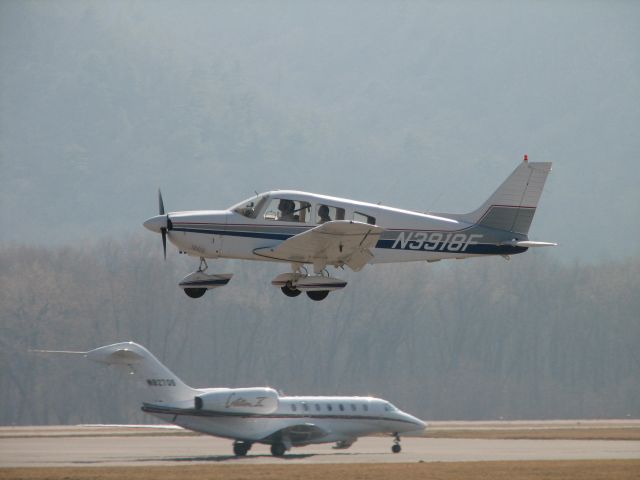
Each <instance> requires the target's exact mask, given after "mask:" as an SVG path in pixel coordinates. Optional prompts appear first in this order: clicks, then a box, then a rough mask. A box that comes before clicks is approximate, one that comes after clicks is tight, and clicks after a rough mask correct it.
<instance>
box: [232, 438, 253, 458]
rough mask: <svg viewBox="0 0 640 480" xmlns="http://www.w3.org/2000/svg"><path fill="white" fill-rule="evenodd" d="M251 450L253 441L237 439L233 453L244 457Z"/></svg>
mask: <svg viewBox="0 0 640 480" xmlns="http://www.w3.org/2000/svg"><path fill="white" fill-rule="evenodd" d="M249 450H251V443H249V442H241V441H238V440H237V441H235V442H233V454H234V455H235V456H237V457H244V456H245V455H246V454H247V452H248V451H249Z"/></svg>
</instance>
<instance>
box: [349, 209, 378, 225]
mask: <svg viewBox="0 0 640 480" xmlns="http://www.w3.org/2000/svg"><path fill="white" fill-rule="evenodd" d="M353 219H354V220H355V221H356V222H362V223H368V224H369V225H375V224H376V219H375V217H372V216H370V215H365V214H364V213H358V212H355V213H354V214H353Z"/></svg>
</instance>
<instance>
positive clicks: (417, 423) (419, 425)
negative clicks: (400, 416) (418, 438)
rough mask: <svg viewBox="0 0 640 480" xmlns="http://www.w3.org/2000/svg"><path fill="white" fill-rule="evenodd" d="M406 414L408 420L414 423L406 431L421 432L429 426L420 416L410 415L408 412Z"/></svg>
mask: <svg viewBox="0 0 640 480" xmlns="http://www.w3.org/2000/svg"><path fill="white" fill-rule="evenodd" d="M405 415H406V416H407V420H409V422H411V424H412V425H411V427H408V429H407V432H405V433H411V434H420V433H422V432H423V431H424V430H425V429H426V428H427V424H426V423H425V422H423V421H422V420H420V419H419V418H416V417H414V416H413V415H409V414H408V413H405Z"/></svg>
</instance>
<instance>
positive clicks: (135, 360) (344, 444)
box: [32, 342, 426, 457]
mask: <svg viewBox="0 0 640 480" xmlns="http://www.w3.org/2000/svg"><path fill="white" fill-rule="evenodd" d="M32 351H34V352H40V353H66V354H79V355H83V356H84V357H86V358H88V359H89V360H92V361H94V362H98V363H103V364H107V365H115V366H116V367H120V368H121V369H122V370H123V371H125V372H127V373H129V374H135V376H137V380H138V382H140V384H141V385H142V386H143V387H144V388H143V390H144V399H143V403H142V411H143V412H146V413H149V414H151V415H154V416H156V417H158V418H160V419H162V420H164V421H166V422H168V423H172V424H175V425H179V426H181V427H183V428H186V429H188V430H193V431H195V432H200V433H205V434H208V435H214V436H217V437H223V438H229V439H232V440H233V441H234V442H233V452H234V454H235V455H238V456H243V455H246V454H247V452H248V451H249V450H250V449H251V446H252V445H253V444H254V443H263V444H268V445H271V453H272V454H273V455H274V456H276V457H280V456H283V455H284V454H285V453H286V452H287V451H288V450H290V449H291V447H302V446H305V445H310V444H314V443H334V442H335V446H334V448H336V449H343V448H349V447H350V446H351V445H352V444H353V443H354V442H355V441H356V440H357V439H358V437H362V436H366V435H372V434H381V433H382V434H385V433H386V434H390V435H393V437H394V442H393V446H392V447H391V450H392V452H393V453H399V452H400V450H401V447H400V434H401V433H411V434H413V435H415V434H420V433H421V432H422V431H424V429H425V428H426V424H425V423H424V422H422V421H421V420H419V419H417V418H416V417H414V416H412V415H409V414H408V413H405V412H402V411H400V410H399V409H397V408H396V407H394V406H393V405H392V404H391V403H389V402H387V401H385V400H382V399H379V398H373V397H285V396H280V395H279V394H278V392H276V391H275V390H274V389H272V388H269V387H257V388H191V387H189V386H187V385H186V384H184V383H183V382H182V381H181V380H180V379H179V378H178V377H177V376H176V375H175V374H173V372H171V371H170V370H169V369H168V368H167V367H165V366H164V365H163V364H162V363H161V362H160V361H159V360H158V359H157V358H156V357H154V356H153V354H151V352H149V351H148V350H147V349H146V348H144V347H143V346H142V345H138V344H137V343H133V342H122V343H115V344H113V345H106V346H104V347H99V348H96V349H94V350H90V351H88V352H69V351H56V350H32Z"/></svg>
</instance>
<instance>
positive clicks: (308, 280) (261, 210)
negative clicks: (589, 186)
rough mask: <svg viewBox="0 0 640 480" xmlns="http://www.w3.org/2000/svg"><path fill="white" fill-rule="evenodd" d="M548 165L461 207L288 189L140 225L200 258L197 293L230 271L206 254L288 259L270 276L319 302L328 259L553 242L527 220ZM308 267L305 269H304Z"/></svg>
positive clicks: (460, 252)
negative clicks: (211, 266) (424, 208)
mask: <svg viewBox="0 0 640 480" xmlns="http://www.w3.org/2000/svg"><path fill="white" fill-rule="evenodd" d="M550 170H551V163H548V162H529V161H528V159H527V156H526V155H525V157H524V161H523V162H522V163H521V164H520V165H519V166H518V167H517V168H516V169H515V170H514V171H513V173H512V174H511V175H510V176H509V177H508V178H507V179H506V180H505V181H504V183H503V184H502V185H501V186H500V187H499V188H498V189H497V190H496V191H495V193H494V194H493V195H492V196H491V197H489V199H488V200H487V201H486V202H485V203H484V204H483V205H482V206H480V207H479V208H478V209H476V210H475V211H473V212H470V213H467V214H451V213H432V212H428V213H420V212H414V211H409V210H401V209H398V208H392V207H386V206H383V205H376V204H372V203H364V202H358V201H355V200H349V199H345V198H336V197H329V196H325V195H317V194H314V193H307V192H299V191H294V190H274V191H271V192H266V193H262V194H259V195H256V196H255V197H254V198H250V199H247V200H245V201H243V202H240V203H238V204H237V205H234V206H232V207H231V208H229V209H228V210H198V211H187V212H170V213H165V209H164V203H163V201H162V195H161V193H160V191H158V200H159V210H160V213H159V215H156V216H154V217H152V218H150V219H148V220H147V221H146V222H144V226H145V227H146V228H148V229H149V230H152V231H154V232H157V233H160V234H161V235H162V242H163V247H164V255H165V258H166V256H167V240H166V239H167V237H168V238H169V240H170V241H171V243H173V244H174V245H175V246H176V247H178V250H179V252H180V253H186V254H188V255H191V256H194V257H200V266H199V268H198V270H197V271H196V272H193V273H191V274H190V275H187V276H186V277H185V278H183V279H182V281H181V282H180V283H179V286H180V287H181V288H183V289H184V291H185V293H186V294H187V295H189V296H190V297H193V298H197V297H201V296H202V295H204V294H205V292H206V291H207V289H212V288H217V287H221V286H223V285H226V284H227V283H229V280H230V279H231V277H232V274H228V273H227V274H207V273H205V271H206V269H207V268H208V266H207V262H206V259H208V258H209V259H211V258H232V259H243V260H267V261H276V262H286V263H289V264H290V265H291V271H290V272H287V273H283V274H281V275H278V276H277V277H276V278H274V279H273V281H272V282H271V283H272V285H274V286H276V287H280V288H281V289H282V292H283V293H284V294H285V295H287V296H289V297H295V296H297V295H299V294H300V293H301V292H303V291H305V292H307V295H308V296H309V297H310V298H311V299H313V300H323V299H324V298H326V297H327V295H328V294H329V292H330V291H333V290H338V289H341V288H344V287H345V286H346V285H347V282H345V281H344V280H340V279H338V278H334V277H332V276H330V275H329V273H328V271H327V267H328V266H333V267H335V268H344V267H345V266H347V267H349V268H350V269H352V270H354V271H356V272H357V271H359V270H361V269H362V268H364V266H365V265H367V264H369V263H370V264H374V263H392V262H412V261H422V260H424V261H427V262H437V261H440V260H443V259H449V258H458V259H462V258H469V257H480V256H488V255H501V256H503V257H505V258H509V256H510V255H514V254H517V253H522V252H525V251H527V249H529V248H531V247H543V246H552V245H556V244H555V243H550V242H535V241H530V240H529V237H528V233H529V227H530V225H531V222H532V220H533V215H534V213H535V211H536V207H537V205H538V201H539V199H540V195H541V194H542V190H543V187H544V183H545V181H546V179H547V175H548V174H549V172H550ZM306 265H311V266H312V273H310V272H309V271H308V269H307V267H306Z"/></svg>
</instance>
